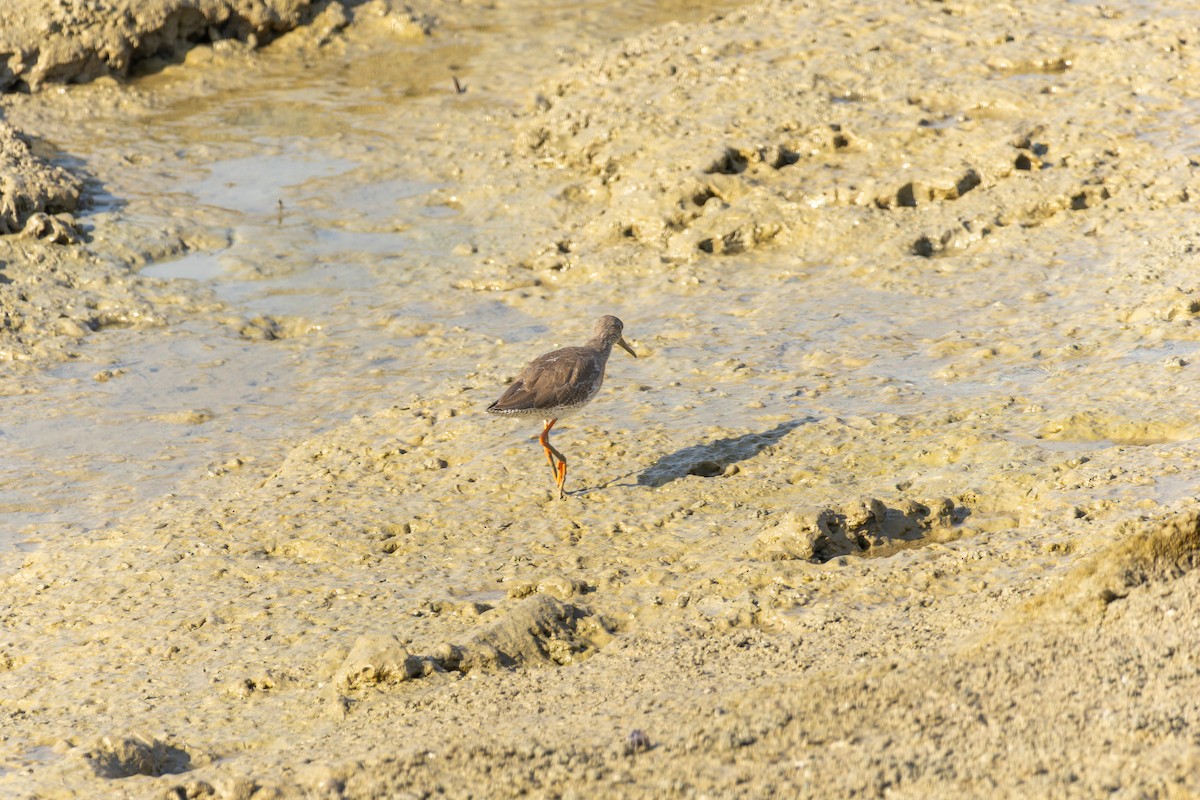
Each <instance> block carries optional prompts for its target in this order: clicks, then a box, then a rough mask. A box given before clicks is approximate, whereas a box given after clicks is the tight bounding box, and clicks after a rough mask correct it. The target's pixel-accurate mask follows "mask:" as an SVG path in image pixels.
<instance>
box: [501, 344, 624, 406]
mask: <svg viewBox="0 0 1200 800" xmlns="http://www.w3.org/2000/svg"><path fill="white" fill-rule="evenodd" d="M603 378H604V363H603V360H602V359H598V358H595V357H593V356H592V354H591V353H590V352H588V351H585V350H583V348H580V347H567V348H564V349H562V350H555V351H554V352H553V353H546V354H545V355H544V356H538V357H537V358H536V359H534V360H533V361H532V362H530V364H529V366H527V367H525V369H523V370H521V372H520V374H518V375H517V377H516V378H515V379H514V380H513V382H512V384H510V385H509V387H508V388H507V389H505V390H504V394H502V395H500V399H499V400H497V401H496V402H494V403H492V404H491V405H490V406H489V407H488V410H489V411H533V410H536V409H539V408H555V407H558V406H574V405H579V404H581V403H583V402H585V401H586V400H587V398H588V395H589V394H590V390H591V388H592V387H593V386H595V385H597V381H600V380H603Z"/></svg>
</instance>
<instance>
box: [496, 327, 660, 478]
mask: <svg viewBox="0 0 1200 800" xmlns="http://www.w3.org/2000/svg"><path fill="white" fill-rule="evenodd" d="M623 328H624V325H623V324H622V323H621V320H619V319H617V318H616V317H613V316H605V317H601V318H600V319H598V320H596V327H595V330H594V331H593V333H592V338H591V339H589V340H588V343H587V344H585V345H584V346H582V347H564V348H563V349H561V350H555V351H554V352H552V353H546V354H545V355H541V356H538V357H537V358H535V359H534V360H533V361H531V362H530V363H529V365H528V366H526V367H525V369H523V370H521V371H520V373H518V374H517V377H516V378H514V379H513V382H512V384H511V385H510V386H509V387H508V388H507V389H506V390H505V391H504V394H502V395H500V399H499V400H497V401H496V402H494V403H492V404H491V405H490V406H488V409H487V410H488V411H489V412H490V413H492V414H502V415H505V416H521V417H538V418H540V419H542V420H543V421H544V423H545V425H544V428H543V430H542V435H541V436H540V437H539V439H538V440H539V441H540V442H541V444H542V447H543V449H544V450H545V451H546V460H547V461H549V462H550V468H551V469H552V470H553V471H554V482H555V485H556V486H557V487H558V493H559V496H560V497H562V496H563V494H564V492H563V483H564V482H565V481H566V477H567V461H566V459H565V458H563V456H562V453H559V452H558V451H557V450H555V449H554V448H553V447H552V446H551V445H550V441H549V437H550V429H551V428H552V427H553V426H554V423H555V422H557V421H558V420H560V419H562V418H563V417H565V416H567V415H569V414H573V413H575V412H576V411H578V410H579V409H581V408H583V407H584V406H585V405H587V404H588V403H590V402H591V401H592V399H593V398H594V397H595V396H596V394H597V393H598V392H599V391H600V387H601V386H602V385H603V384H604V368H605V365H607V363H608V357H609V355H611V354H612V349H613V345H619V346H620V347H623V348H624V349H625V350H627V351H628V352H629V354H630V355H631V356H633V357H634V358H637V353H634V352H633V348H631V347H630V346H629V345H628V344H626V343H625V339H624V338H622V336H621V332H622V330H623ZM556 459H557V461H556Z"/></svg>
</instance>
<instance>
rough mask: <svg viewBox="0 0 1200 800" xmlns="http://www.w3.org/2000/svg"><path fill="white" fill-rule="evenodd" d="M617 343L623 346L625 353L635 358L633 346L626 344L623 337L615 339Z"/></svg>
mask: <svg viewBox="0 0 1200 800" xmlns="http://www.w3.org/2000/svg"><path fill="white" fill-rule="evenodd" d="M617 344H619V345H621V347H624V348H625V352H626V353H629V355H631V356H633V357H634V358H637V353H635V352H633V348H632V347H630V346H629V345H627V344H626V343H625V340H624V339H617Z"/></svg>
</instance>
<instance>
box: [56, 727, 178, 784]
mask: <svg viewBox="0 0 1200 800" xmlns="http://www.w3.org/2000/svg"><path fill="white" fill-rule="evenodd" d="M80 757H81V758H82V759H83V760H84V762H85V763H86V764H87V765H88V766H89V767H90V768H91V770H92V772H94V773H95V775H96V777H98V778H107V779H109V780H113V779H119V778H129V777H132V776H134V775H149V776H152V777H158V776H160V775H172V774H176V773H180V772H186V771H187V770H189V769H191V767H192V764H191V761H192V759H191V756H190V755H189V754H188V753H187V752H186V751H184V750H181V749H180V748H178V747H174V746H172V745H169V744H167V743H165V742H162V741H159V740H158V739H155V738H152V737H145V736H103V737H101V738H100V739H98V740H97V741H96V743H95V744H94V745H93V746H92V747H90V748H88V749H87V750H86V751H83V752H82V754H81V756H80Z"/></svg>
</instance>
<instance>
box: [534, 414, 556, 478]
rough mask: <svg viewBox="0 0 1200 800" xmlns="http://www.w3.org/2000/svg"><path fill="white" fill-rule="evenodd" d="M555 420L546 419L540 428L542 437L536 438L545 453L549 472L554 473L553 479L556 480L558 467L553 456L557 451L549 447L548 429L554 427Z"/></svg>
mask: <svg viewBox="0 0 1200 800" xmlns="http://www.w3.org/2000/svg"><path fill="white" fill-rule="evenodd" d="M556 422H558V420H556V419H548V420H546V421H545V423H544V425H545V426H546V427H544V428H542V435H541V436H539V437H538V442H539V443H540V444H541V445H542V449H543V450H545V451H546V461H548V462H549V463H550V471H551V472H553V473H554V479H555V480H558V465H557V464H555V463H554V455H553V454H555V453H557V452H558V451H557V450H555V449H554V448H553V447H551V446H550V429H551V428H553V427H554V423H556Z"/></svg>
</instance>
